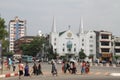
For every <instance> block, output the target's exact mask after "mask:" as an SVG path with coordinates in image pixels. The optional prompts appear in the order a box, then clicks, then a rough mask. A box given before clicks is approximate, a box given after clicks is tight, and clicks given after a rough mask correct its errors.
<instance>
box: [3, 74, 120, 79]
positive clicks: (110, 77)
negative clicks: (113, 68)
mask: <svg viewBox="0 0 120 80" xmlns="http://www.w3.org/2000/svg"><path fill="white" fill-rule="evenodd" d="M2 80H19V79H18V77H10V78H4V79H2ZM21 80H120V77H113V76H105V75H89V74H88V75H79V74H76V75H71V74H64V75H60V74H59V75H58V76H52V75H39V76H32V77H23V78H22V79H21Z"/></svg>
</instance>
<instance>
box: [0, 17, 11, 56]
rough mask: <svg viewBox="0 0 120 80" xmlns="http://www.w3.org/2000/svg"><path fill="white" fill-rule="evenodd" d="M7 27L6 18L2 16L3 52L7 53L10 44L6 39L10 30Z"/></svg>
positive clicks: (0, 27)
mask: <svg viewBox="0 0 120 80" xmlns="http://www.w3.org/2000/svg"><path fill="white" fill-rule="evenodd" d="M5 28H6V26H5V20H4V19H3V18H1V17H0V41H2V53H3V54H5V53H7V50H8V46H9V41H8V40H6V39H5V38H6V37H7V36H8V32H7V30H6V29H5Z"/></svg>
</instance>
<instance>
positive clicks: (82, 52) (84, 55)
mask: <svg viewBox="0 0 120 80" xmlns="http://www.w3.org/2000/svg"><path fill="white" fill-rule="evenodd" d="M86 57H87V56H86V54H85V53H84V50H83V49H81V51H80V52H79V59H82V60H83V59H85V58H86Z"/></svg>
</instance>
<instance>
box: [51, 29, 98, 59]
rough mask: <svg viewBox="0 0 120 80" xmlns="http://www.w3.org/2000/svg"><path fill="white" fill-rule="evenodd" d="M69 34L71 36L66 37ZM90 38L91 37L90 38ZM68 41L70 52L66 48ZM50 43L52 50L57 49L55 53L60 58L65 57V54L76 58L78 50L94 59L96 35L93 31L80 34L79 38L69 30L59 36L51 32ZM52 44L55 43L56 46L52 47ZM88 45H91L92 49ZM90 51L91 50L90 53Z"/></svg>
mask: <svg viewBox="0 0 120 80" xmlns="http://www.w3.org/2000/svg"><path fill="white" fill-rule="evenodd" d="M69 33H71V36H68V34H69ZM90 36H92V38H90ZM54 38H56V41H54ZM69 41H70V42H71V43H72V48H71V51H69V50H68V48H67V43H68V42H69ZM50 43H51V44H52V46H53V50H54V49H57V50H56V51H57V53H58V54H59V55H60V56H62V55H63V56H65V54H74V55H75V56H78V53H79V52H80V50H81V49H84V52H85V53H86V55H87V56H89V55H90V54H93V55H95V58H96V34H95V32H94V31H88V32H87V33H81V34H79V36H78V35H76V34H74V33H73V32H72V31H71V30H67V31H65V32H63V34H61V35H59V34H58V33H54V32H53V33H51V37H50ZM54 43H56V45H54ZM90 45H92V47H91V46H90ZM63 49H64V51H63ZM74 49H76V50H74ZM90 50H92V52H91V51H90ZM54 51H55V50H54Z"/></svg>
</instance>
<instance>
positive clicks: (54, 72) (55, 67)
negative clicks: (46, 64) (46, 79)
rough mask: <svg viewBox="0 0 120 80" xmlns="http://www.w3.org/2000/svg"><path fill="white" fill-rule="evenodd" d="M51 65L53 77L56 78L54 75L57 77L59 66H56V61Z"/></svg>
mask: <svg viewBox="0 0 120 80" xmlns="http://www.w3.org/2000/svg"><path fill="white" fill-rule="evenodd" d="M51 64H52V70H51V73H52V75H53V76H54V75H56V76H57V66H56V63H55V61H54V60H52V62H51Z"/></svg>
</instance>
